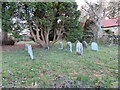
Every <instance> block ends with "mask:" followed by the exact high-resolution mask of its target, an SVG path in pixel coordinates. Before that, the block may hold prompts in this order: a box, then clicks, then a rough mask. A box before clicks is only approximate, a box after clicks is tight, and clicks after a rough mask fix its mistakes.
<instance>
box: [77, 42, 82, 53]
mask: <svg viewBox="0 0 120 90" xmlns="http://www.w3.org/2000/svg"><path fill="white" fill-rule="evenodd" d="M76 53H77V54H78V55H82V54H83V45H82V43H80V41H77V44H76Z"/></svg>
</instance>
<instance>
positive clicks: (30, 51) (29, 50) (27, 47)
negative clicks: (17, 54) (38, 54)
mask: <svg viewBox="0 0 120 90" xmlns="http://www.w3.org/2000/svg"><path fill="white" fill-rule="evenodd" d="M25 49H26V50H27V51H28V54H29V55H30V58H31V59H34V57H33V51H32V46H31V45H29V44H26V45H25Z"/></svg>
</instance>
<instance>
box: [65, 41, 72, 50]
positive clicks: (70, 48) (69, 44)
mask: <svg viewBox="0 0 120 90" xmlns="http://www.w3.org/2000/svg"><path fill="white" fill-rule="evenodd" d="M66 49H67V51H68V52H72V43H71V42H67V46H66Z"/></svg>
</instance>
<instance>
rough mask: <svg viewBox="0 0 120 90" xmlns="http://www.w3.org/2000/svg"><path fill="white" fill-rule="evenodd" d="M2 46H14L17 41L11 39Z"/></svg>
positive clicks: (3, 42) (4, 41) (3, 41)
mask: <svg viewBox="0 0 120 90" xmlns="http://www.w3.org/2000/svg"><path fill="white" fill-rule="evenodd" d="M1 44H2V45H14V44H15V41H14V40H12V39H10V40H2V43H1Z"/></svg>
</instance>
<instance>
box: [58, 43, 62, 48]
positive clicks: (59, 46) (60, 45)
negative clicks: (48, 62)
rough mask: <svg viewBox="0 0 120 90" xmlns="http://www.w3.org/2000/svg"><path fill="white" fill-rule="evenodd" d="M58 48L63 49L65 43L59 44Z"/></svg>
mask: <svg viewBox="0 0 120 90" xmlns="http://www.w3.org/2000/svg"><path fill="white" fill-rule="evenodd" d="M58 48H59V49H63V43H62V41H60V42H59V44H58Z"/></svg>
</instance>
